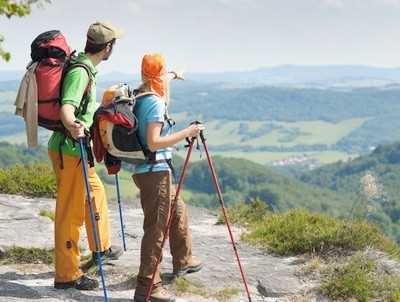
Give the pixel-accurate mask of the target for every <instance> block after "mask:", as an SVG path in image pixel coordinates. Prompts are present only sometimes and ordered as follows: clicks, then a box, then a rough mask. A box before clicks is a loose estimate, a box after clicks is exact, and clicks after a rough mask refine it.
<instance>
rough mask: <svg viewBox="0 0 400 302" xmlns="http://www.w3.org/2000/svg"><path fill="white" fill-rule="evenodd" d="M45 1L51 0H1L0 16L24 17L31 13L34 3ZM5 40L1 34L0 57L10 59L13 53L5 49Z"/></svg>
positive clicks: (38, 3) (39, 3)
mask: <svg viewBox="0 0 400 302" xmlns="http://www.w3.org/2000/svg"><path fill="white" fill-rule="evenodd" d="M44 2H50V0H23V1H13V0H0V16H6V17H7V18H11V17H14V16H16V17H24V16H27V15H29V14H30V13H31V7H32V5H34V4H37V5H39V6H40V5H42V4H43V3H44ZM3 42H4V36H3V35H2V34H0V59H3V60H5V61H9V60H10V59H11V54H10V53H9V52H7V51H5V50H4V49H3V47H2V46H1V45H2V43H3Z"/></svg>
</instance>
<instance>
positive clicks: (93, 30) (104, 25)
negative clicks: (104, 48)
mask: <svg viewBox="0 0 400 302" xmlns="http://www.w3.org/2000/svg"><path fill="white" fill-rule="evenodd" d="M122 36H123V32H122V31H121V30H119V29H117V28H116V27H115V26H113V25H112V24H111V23H109V22H96V23H93V24H91V25H90V26H89V29H88V32H87V38H88V40H89V41H90V42H92V43H94V44H105V43H108V42H110V41H111V40H113V39H118V38H121V37H122Z"/></svg>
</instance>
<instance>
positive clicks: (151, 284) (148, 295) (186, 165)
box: [145, 137, 197, 302]
mask: <svg viewBox="0 0 400 302" xmlns="http://www.w3.org/2000/svg"><path fill="white" fill-rule="evenodd" d="M196 139H197V138H196V137H192V138H191V140H190V143H189V149H188V152H187V155H186V159H185V162H184V164H183V168H182V173H181V176H180V178H179V182H178V186H177V188H176V191H175V197H174V201H173V203H172V207H171V212H170V215H169V217H168V222H167V225H166V226H165V229H164V236H163V240H162V242H161V251H160V255H159V256H158V258H157V262H156V266H155V267H154V271H153V275H152V277H151V282H150V284H149V286H148V288H147V295H146V300H145V302H149V301H150V295H151V291H152V289H153V282H154V278H155V277H156V271H157V267H158V265H159V264H160V261H161V257H162V250H163V247H164V244H165V241H166V239H167V237H168V233H169V229H170V228H171V224H172V220H173V217H174V216H175V211H176V203H177V202H178V198H179V194H180V192H181V190H182V187H183V181H184V180H185V177H186V172H187V169H188V166H189V160H190V157H191V155H192V150H193V146H194V141H195V140H196Z"/></svg>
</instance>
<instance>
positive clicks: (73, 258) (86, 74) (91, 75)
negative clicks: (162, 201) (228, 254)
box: [48, 22, 122, 290]
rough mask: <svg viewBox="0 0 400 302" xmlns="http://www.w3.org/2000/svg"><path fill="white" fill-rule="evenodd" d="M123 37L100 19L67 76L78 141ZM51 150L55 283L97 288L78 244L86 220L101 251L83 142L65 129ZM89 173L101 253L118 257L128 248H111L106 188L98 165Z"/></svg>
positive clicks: (65, 103)
mask: <svg viewBox="0 0 400 302" xmlns="http://www.w3.org/2000/svg"><path fill="white" fill-rule="evenodd" d="M120 37H121V32H120V31H118V30H117V29H115V28H114V27H113V26H112V25H111V24H109V23H103V22H96V23H94V24H92V25H90V27H89V30H88V32H87V41H86V46H85V51H84V52H82V53H79V54H78V56H77V58H76V62H74V63H78V64H82V65H84V66H76V67H74V68H72V69H69V71H68V72H67V73H66V75H65V77H64V80H63V82H62V89H61V98H60V99H61V120H62V123H63V125H64V126H65V128H66V130H67V131H68V132H69V133H70V135H71V136H72V137H73V138H74V139H75V140H76V139H78V138H81V137H84V136H85V133H84V132H85V129H88V128H89V127H90V126H91V124H92V122H93V115H94V112H95V110H96V82H95V78H96V73H97V70H96V67H95V66H97V65H98V64H99V63H100V62H101V61H104V60H107V59H108V58H109V57H110V55H111V53H112V50H113V47H114V45H115V41H116V39H117V38H120ZM84 98H87V99H86V102H87V108H85V110H83V108H82V103H84V102H83V99H84ZM48 150H49V157H50V159H51V162H52V164H53V170H54V173H55V175H56V180H57V201H56V215H55V280H54V287H55V288H56V289H68V288H76V289H78V290H92V289H94V288H97V287H98V285H99V284H98V281H97V280H95V279H91V278H89V277H87V276H85V275H84V274H83V272H82V271H81V269H80V267H79V265H80V252H79V245H78V244H79V238H80V232H81V227H82V226H83V224H84V223H85V226H86V232H87V234H88V240H89V247H90V250H91V251H92V252H93V251H95V250H96V244H95V239H94V237H93V230H92V227H91V221H90V214H89V209H88V207H87V202H86V192H85V184H84V175H83V172H82V166H81V164H82V163H81V160H80V153H79V144H78V143H76V142H75V141H74V140H73V139H71V138H68V137H66V136H65V135H64V134H62V133H61V132H54V133H53V135H52V136H51V137H50V140H49V144H48ZM88 171H89V172H88V178H89V182H90V187H91V190H92V196H93V208H94V212H95V216H96V221H95V223H96V228H97V234H98V237H99V242H100V252H101V253H100V254H101V257H102V258H108V259H111V260H112V259H118V258H119V256H120V255H121V254H122V250H121V249H118V248H114V247H112V248H111V243H110V230H109V228H110V226H109V221H108V206H107V200H106V195H105V190H104V186H103V184H102V182H101V180H100V178H99V177H98V176H97V174H96V172H95V169H94V168H93V167H92V168H89V170H88Z"/></svg>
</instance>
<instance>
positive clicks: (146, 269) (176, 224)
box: [132, 171, 192, 294]
mask: <svg viewBox="0 0 400 302" xmlns="http://www.w3.org/2000/svg"><path fill="white" fill-rule="evenodd" d="M132 178H133V180H134V182H135V184H136V186H137V187H138V188H139V190H140V202H141V204H142V208H143V212H144V223H143V230H144V235H143V238H142V245H141V251H140V268H139V274H138V278H137V286H136V292H137V293H139V294H145V293H146V292H147V287H148V285H149V283H150V281H151V277H152V274H153V271H154V270H155V265H156V262H157V258H158V257H159V255H160V253H161V242H162V240H163V234H164V230H165V227H166V225H167V222H168V217H169V215H170V211H171V205H172V202H173V200H174V194H175V190H174V188H173V187H172V184H171V173H170V172H169V171H160V172H147V173H142V174H135V175H133V176H132ZM169 244H170V249H171V254H172V262H173V269H174V271H177V270H180V269H182V268H184V267H186V266H187V265H188V263H189V262H190V261H191V260H192V236H191V233H190V231H189V227H188V213H187V208H186V205H185V203H184V202H183V200H182V199H180V198H179V199H178V202H177V207H176V212H175V217H174V218H173V221H172V225H171V229H170V232H169ZM154 284H155V285H156V287H157V286H159V285H160V284H161V276H160V267H159V266H158V267H157V270H156V275H155V279H154Z"/></svg>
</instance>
